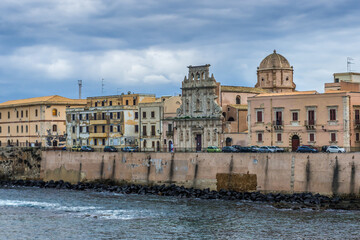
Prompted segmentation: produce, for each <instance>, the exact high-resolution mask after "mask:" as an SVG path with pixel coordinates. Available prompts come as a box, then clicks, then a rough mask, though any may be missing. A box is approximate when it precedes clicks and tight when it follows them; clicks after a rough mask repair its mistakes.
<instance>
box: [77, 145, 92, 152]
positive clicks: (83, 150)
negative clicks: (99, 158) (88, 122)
mask: <svg viewBox="0 0 360 240" xmlns="http://www.w3.org/2000/svg"><path fill="white" fill-rule="evenodd" d="M80 151H81V152H93V151H94V148H92V147H90V146H81V149H80Z"/></svg>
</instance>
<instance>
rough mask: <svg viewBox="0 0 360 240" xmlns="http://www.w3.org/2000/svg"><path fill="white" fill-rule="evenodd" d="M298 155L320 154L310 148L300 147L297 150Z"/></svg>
mask: <svg viewBox="0 0 360 240" xmlns="http://www.w3.org/2000/svg"><path fill="white" fill-rule="evenodd" d="M296 152H298V153H317V152H319V151H318V150H317V149H314V148H311V147H309V146H300V147H298V149H297V150H296Z"/></svg>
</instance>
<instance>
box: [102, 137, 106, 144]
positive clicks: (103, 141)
mask: <svg viewBox="0 0 360 240" xmlns="http://www.w3.org/2000/svg"><path fill="white" fill-rule="evenodd" d="M102 145H104V146H105V138H103V140H102Z"/></svg>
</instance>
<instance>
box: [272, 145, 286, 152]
mask: <svg viewBox="0 0 360 240" xmlns="http://www.w3.org/2000/svg"><path fill="white" fill-rule="evenodd" d="M270 148H271V149H274V152H285V150H284V149H283V148H281V147H278V146H270Z"/></svg>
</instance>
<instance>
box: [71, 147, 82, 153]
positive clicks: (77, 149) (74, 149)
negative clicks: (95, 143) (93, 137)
mask: <svg viewBox="0 0 360 240" xmlns="http://www.w3.org/2000/svg"><path fill="white" fill-rule="evenodd" d="M71 151H74V152H80V151H81V146H72V147H71Z"/></svg>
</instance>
